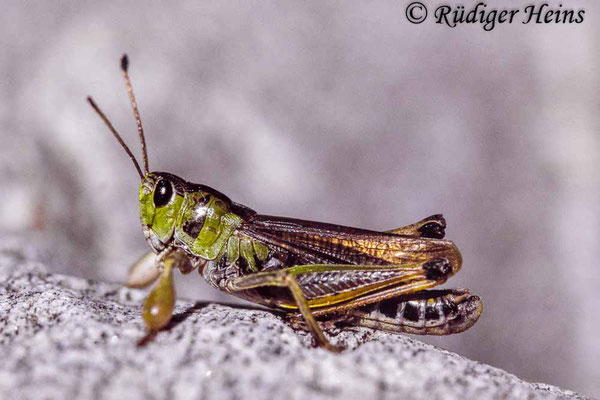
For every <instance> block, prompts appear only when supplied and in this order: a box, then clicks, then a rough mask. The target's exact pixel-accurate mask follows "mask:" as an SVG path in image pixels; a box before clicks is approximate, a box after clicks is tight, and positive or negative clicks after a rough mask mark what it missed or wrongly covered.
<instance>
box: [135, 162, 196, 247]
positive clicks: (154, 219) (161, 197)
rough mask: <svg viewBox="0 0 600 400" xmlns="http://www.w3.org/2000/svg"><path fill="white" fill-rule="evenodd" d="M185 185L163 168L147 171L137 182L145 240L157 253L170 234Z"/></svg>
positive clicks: (182, 198)
mask: <svg viewBox="0 0 600 400" xmlns="http://www.w3.org/2000/svg"><path fill="white" fill-rule="evenodd" d="M184 185H185V183H184V181H183V180H182V179H180V178H178V177H176V176H175V175H171V174H168V173H165V172H152V173H148V174H146V176H145V177H144V179H143V180H142V183H141V184H140V221H141V223H142V229H143V230H144V236H145V238H146V240H147V241H148V244H149V245H150V246H151V247H152V249H153V250H154V251H155V252H157V253H158V252H160V251H161V250H163V249H164V248H165V246H166V245H167V244H168V243H169V242H170V241H171V239H172V238H173V233H174V230H175V224H176V223H177V219H178V217H179V212H180V210H181V206H182V204H183V201H184V194H185V190H184V187H183V186H184Z"/></svg>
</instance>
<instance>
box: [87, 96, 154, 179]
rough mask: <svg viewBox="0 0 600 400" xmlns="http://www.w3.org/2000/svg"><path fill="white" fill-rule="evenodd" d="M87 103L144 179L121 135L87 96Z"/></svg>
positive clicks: (138, 165)
mask: <svg viewBox="0 0 600 400" xmlns="http://www.w3.org/2000/svg"><path fill="white" fill-rule="evenodd" d="M87 101H88V103H90V105H91V106H92V108H93V109H94V110H95V111H96V112H97V113H98V115H99V116H100V118H102V121H104V123H105V124H106V126H108V129H110V131H111V132H112V134H113V135H114V137H115V138H116V139H117V141H118V142H119V144H120V145H121V147H123V149H124V150H125V152H126V153H127V155H128V156H129V158H130V159H131V161H133V165H134V166H135V169H137V172H138V174H139V175H140V179H142V180H143V179H144V174H142V169H141V168H140V164H138V162H137V160H136V159H135V157H134V156H133V153H132V152H131V150H130V149H129V147H127V145H126V144H125V142H124V141H123V139H122V138H121V135H119V133H118V132H117V130H116V129H115V127H114V126H113V125H112V124H111V123H110V121H109V120H108V118H107V117H106V115H105V114H104V113H103V112H102V110H100V107H98V105H97V104H96V102H95V101H94V100H93V99H92V98H91V97H90V96H88V98H87Z"/></svg>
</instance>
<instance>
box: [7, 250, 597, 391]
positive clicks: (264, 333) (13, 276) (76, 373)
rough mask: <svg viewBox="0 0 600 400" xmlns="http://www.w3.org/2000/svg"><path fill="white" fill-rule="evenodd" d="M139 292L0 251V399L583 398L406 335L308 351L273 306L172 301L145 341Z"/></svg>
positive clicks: (346, 335) (351, 334)
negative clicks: (165, 321)
mask: <svg viewBox="0 0 600 400" xmlns="http://www.w3.org/2000/svg"><path fill="white" fill-rule="evenodd" d="M144 296H145V293H144V292H143V291H138V290H130V289H127V288H123V287H122V286H120V285H117V284H110V283H101V282H95V281H89V280H84V279H81V278H74V277H69V276H63V275H57V274H49V273H47V272H46V270H45V267H44V265H43V262H42V261H41V259H40V258H39V257H36V256H35V254H33V253H31V252H28V251H26V250H15V249H4V250H1V251H0V332H1V334H0V360H2V363H1V367H0V398H5V399H8V398H11V399H16V398H19V399H29V398H36V399H40V398H48V399H54V398H56V399H77V398H80V399H167V398H178V399H208V398H210V399H213V398H214V399H217V398H218V399H241V398H251V399H263V398H264V399H280V398H285V399H375V398H378V399H386V398H390V399H391V398H394V399H461V400H465V399H555V398H560V399H585V398H586V397H585V396H582V395H578V394H576V393H574V392H570V391H566V390H562V389H559V388H557V387H553V386H548V385H544V384H532V383H527V382H524V381H522V380H520V379H519V378H517V377H516V376H514V375H511V374H509V373H507V372H505V371H502V370H499V369H497V368H494V367H491V366H488V365H484V364H481V363H478V362H475V361H471V360H468V359H465V358H463V357H461V356H459V355H457V354H453V353H450V352H447V351H444V350H441V349H439V348H436V347H433V346H430V345H427V344H423V343H421V342H419V341H417V340H413V339H411V338H409V337H406V336H401V335H391V334H386V333H383V332H373V331H370V330H367V329H351V330H344V331H342V332H334V334H336V336H335V338H334V339H335V340H336V341H337V342H338V343H344V344H345V345H346V346H347V347H348V350H347V351H345V352H343V353H342V354H332V353H329V352H327V351H324V350H321V349H315V348H312V347H311V345H310V343H311V339H310V337H309V336H308V335H307V334H306V333H302V332H295V331H294V330H292V329H291V328H290V327H289V326H288V325H287V324H286V323H285V322H283V321H282V320H281V318H280V317H279V316H277V315H276V314H273V313H270V312H268V311H262V310H252V309H244V308H239V307H238V308H232V307H229V306H225V305H219V304H204V303H190V302H185V301H181V302H178V305H177V309H176V314H177V316H176V317H175V320H174V322H173V323H171V324H170V326H169V327H168V329H167V330H165V331H162V332H160V333H159V334H158V335H157V336H156V337H155V338H153V339H152V340H150V341H149V342H148V343H147V344H146V345H145V346H143V347H137V346H136V343H137V342H138V340H139V339H140V338H141V337H142V336H143V332H144V330H143V328H144V327H143V323H142V320H141V318H140V306H141V304H142V301H143V298H144Z"/></svg>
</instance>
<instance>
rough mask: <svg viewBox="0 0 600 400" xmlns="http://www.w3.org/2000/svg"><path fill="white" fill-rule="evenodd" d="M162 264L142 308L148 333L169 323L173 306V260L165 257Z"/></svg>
mask: <svg viewBox="0 0 600 400" xmlns="http://www.w3.org/2000/svg"><path fill="white" fill-rule="evenodd" d="M162 264H163V269H162V272H161V274H160V279H159V280H158V283H157V284H156V286H155V287H154V289H152V291H151V292H150V294H149V295H148V298H147V299H146V302H145V303H144V308H143V309H142V318H143V320H144V323H145V324H146V330H147V331H148V332H149V333H150V332H156V331H159V330H160V329H161V328H163V327H165V326H166V325H167V324H168V323H169V321H170V320H171V316H172V314H173V308H174V306H175V287H174V285H173V264H174V260H173V259H171V258H169V257H166V258H165V259H164V261H163V262H162Z"/></svg>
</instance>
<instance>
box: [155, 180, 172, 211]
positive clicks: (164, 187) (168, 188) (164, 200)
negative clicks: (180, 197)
mask: <svg viewBox="0 0 600 400" xmlns="http://www.w3.org/2000/svg"><path fill="white" fill-rule="evenodd" d="M172 197H173V185H172V184H171V182H169V181H168V180H166V179H161V180H160V181H158V183H157V184H156V188H155V189H154V198H153V200H154V206H155V207H157V208H160V207H164V206H166V205H167V204H168V203H169V201H171V198H172Z"/></svg>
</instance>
